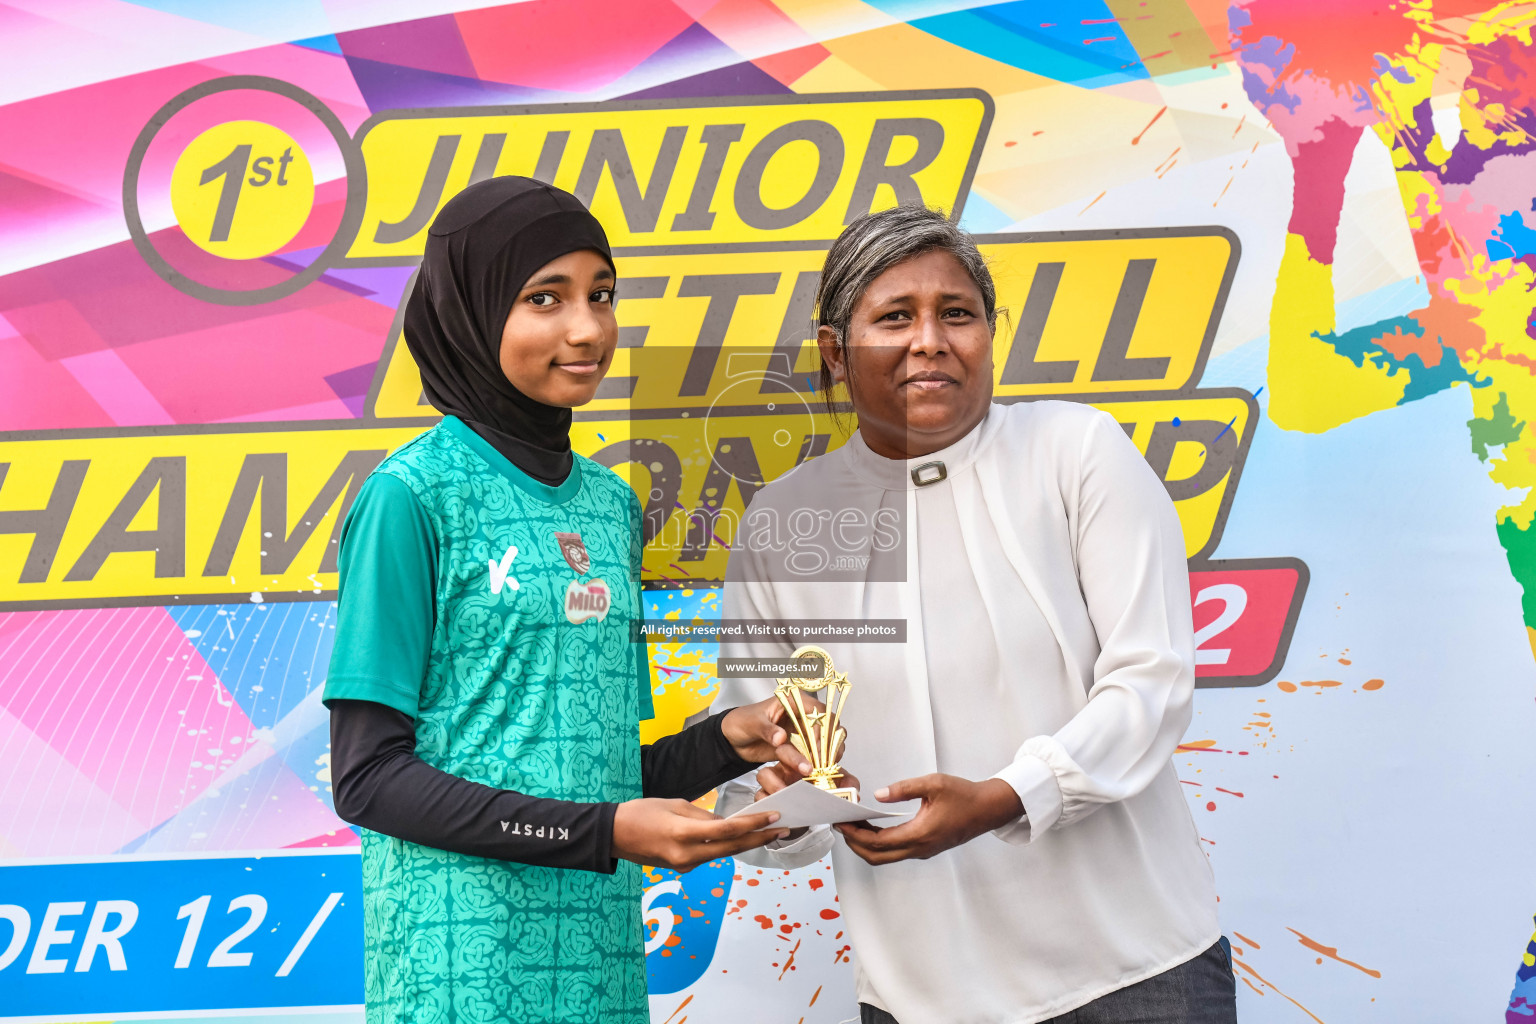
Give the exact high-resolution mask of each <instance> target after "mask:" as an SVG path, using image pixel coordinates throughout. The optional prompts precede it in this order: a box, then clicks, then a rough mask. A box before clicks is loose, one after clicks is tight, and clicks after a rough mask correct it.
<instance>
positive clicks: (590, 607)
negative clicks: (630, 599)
mask: <svg viewBox="0 0 1536 1024" xmlns="http://www.w3.org/2000/svg"><path fill="white" fill-rule="evenodd" d="M612 597H613V595H612V594H611V593H610V592H609V590H608V584H606V583H604V582H603V581H602V580H588V581H587V582H586V583H583V582H581V580H571V585H570V586H568V587H566V588H565V617H566V618H567V619H569V620H570V621H571V622H572V623H573V624H574V625H578V626H579V625H581V624H582V623H583V622H586V621H587V620H588V619H596V620H597V621H598V622H602V621H603V620H604V619H606V618H607V617H608V608H609V606H610V605H612V603H613V600H612Z"/></svg>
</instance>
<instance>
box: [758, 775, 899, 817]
mask: <svg viewBox="0 0 1536 1024" xmlns="http://www.w3.org/2000/svg"><path fill="white" fill-rule="evenodd" d="M769 811H778V812H779V820H778V821H776V822H774V823H773V824H772V825H770V826H769V827H770V828H805V827H807V826H809V825H835V824H837V823H838V822H840V821H868V820H870V819H871V818H900V817H905V816H906V815H909V814H912V813H914V812H913V811H911V810H907V811H892V810H888V809H886V808H884V807H869V806H866V805H864V804H856V803H854V802H853V801H851V800H844V799H843V798H842V797H840V796H833V795H832V794H831V793H828V792H827V791H826V790H824V789H817V788H816V787H815V786H813V785H811V784H810V783H809V782H806V781H805V780H804V779H801V780H800V781H799V782H797V783H795V784H794V785H793V786H786V787H785V788H783V789H781V790H779V791H778V792H777V793H775V794H773V795H772V796H768V797H764V798H763V799H761V800H759V801H757V802H756V803H751V804H747V806H745V807H743V808H742V809H741V810H739V811H737V812H736V813H735V814H732V815H731V817H732V818H739V817H741V816H742V815H743V814H766V813H768V812H769Z"/></svg>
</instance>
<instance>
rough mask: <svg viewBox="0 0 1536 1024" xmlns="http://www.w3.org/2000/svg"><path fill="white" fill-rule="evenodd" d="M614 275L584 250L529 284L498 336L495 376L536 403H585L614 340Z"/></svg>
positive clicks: (562, 259)
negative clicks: (498, 358) (498, 363)
mask: <svg viewBox="0 0 1536 1024" xmlns="http://www.w3.org/2000/svg"><path fill="white" fill-rule="evenodd" d="M614 283H615V282H614V277H613V271H612V270H611V269H609V267H608V261H607V260H605V259H603V258H602V257H601V256H599V255H598V254H597V253H595V252H593V251H592V250H590V249H582V250H580V251H578V252H572V253H567V254H566V255H564V256H561V257H560V258H559V259H557V260H552V261H550V262H549V263H546V264H544V266H542V267H540V268H539V269H538V270H535V271H534V272H533V275H532V276H531V277H529V278H528V283H527V284H525V285H523V290H522V291H521V292H520V293H518V296H517V301H516V302H514V303H513V304H512V312H511V313H509V314H507V324H506V326H505V327H504V328H502V332H501V372H502V373H504V374H506V375H507V380H509V381H511V382H512V386H513V387H515V388H517V390H519V391H521V392H522V393H523V394H525V395H527V396H528V397H529V398H532V399H534V400H535V401H539V402H543V403H544V404H545V405H555V406H560V407H562V408H566V409H570V408H574V407H575V406H578V405H586V404H587V403H588V402H590V401H592V396H593V395H594V394H596V392H597V386H598V384H599V383H601V382H602V379H603V375H604V374H605V373H607V372H608V365H609V364H610V363H612V362H613V350H614V346H615V345H617V344H618V340H619V323H618V321H617V320H616V319H615V318H614V314H613V288H614Z"/></svg>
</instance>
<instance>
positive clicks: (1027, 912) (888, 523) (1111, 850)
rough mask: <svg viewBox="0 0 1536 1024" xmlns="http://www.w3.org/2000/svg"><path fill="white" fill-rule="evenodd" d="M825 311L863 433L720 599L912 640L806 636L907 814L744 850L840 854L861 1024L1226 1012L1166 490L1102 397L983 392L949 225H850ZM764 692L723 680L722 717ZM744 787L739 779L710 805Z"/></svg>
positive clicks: (774, 782) (797, 476)
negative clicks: (1188, 746) (1192, 794)
mask: <svg viewBox="0 0 1536 1024" xmlns="http://www.w3.org/2000/svg"><path fill="white" fill-rule="evenodd" d="M817 305H818V318H819V324H820V327H819V331H818V336H817V340H818V343H819V345H820V349H821V354H822V360H823V381H822V383H823V387H824V389H826V390H828V391H830V388H831V387H832V386H833V384H834V383H841V384H844V385H846V386H847V389H848V394H849V397H850V399H851V401H852V405H853V410H854V413H855V415H856V416H857V419H858V430H857V432H856V433H855V434H854V435H853V436H852V437H851V438H850V439H849V441H848V442H847V444H845V445H844V446H843V447H841V448H839V449H837V450H836V451H833V452H831V453H830V454H828V455H824V456H822V457H820V458H817V459H813V460H811V461H809V462H807V463H805V464H803V465H801V466H800V467H798V468H797V469H795V470H794V471H792V472H790V473H788V474H786V475H785V476H784V477H783V478H781V479H780V480H778V481H776V482H774V483H772V484H770V485H768V486H767V487H765V488H764V489H763V490H761V491H760V492H759V493H758V494H757V496H756V498H755V499H754V500H753V502H752V506H751V508H750V509H749V511H748V514H747V516H746V518H745V519H744V521H743V525H742V529H741V531H739V532H738V545H737V548H736V551H735V552H734V553H733V557H732V563H731V569H730V575H729V579H728V582H727V586H726V594H725V615H726V617H727V618H732V619H763V620H779V619H818V620H820V619H842V620H848V619H887V620H904V622H905V637H904V638H903V641H902V642H899V643H878V642H876V643H838V642H835V641H834V642H823V643H821V646H823V647H825V648H827V650H828V652H829V653H830V654H831V655H832V658H833V660H834V662H835V664H836V666H837V669H838V670H839V671H841V672H846V673H847V674H848V677H849V679H850V680H851V681H852V682H853V684H854V689H853V691H852V696H851V698H850V699H849V701H848V703H847V706H846V710H845V713H844V718H843V722H844V724H845V725H846V726H847V727H848V730H849V741H848V743H849V753H848V755H847V757H846V758H845V763H846V764H847V765H848V766H849V767H850V768H852V769H853V770H855V771H857V772H858V774H859V775H860V776H862V777H863V779H865V780H867V781H868V782H869V783H870V784H872V785H875V786H877V787H879V788H878V789H877V790H876V792H875V796H876V798H877V799H879V800H883V801H889V802H899V801H914V800H916V801H921V802H920V804H918V805H917V806H916V808H915V810H916V813H915V816H914V817H912V818H911V820H910V821H907V822H905V823H903V824H899V825H896V826H893V827H888V828H884V829H874V828H871V827H868V826H853V825H841V826H837V831H836V832H834V831H831V830H828V829H824V828H823V829H819V830H812V831H811V832H809V833H808V834H805V835H802V836H791V837H790V838H788V839H786V840H782V841H780V842H779V843H776V844H771V845H770V846H768V847H766V848H765V849H764V850H761V851H756V854H755V856H754V855H751V854H749V855H744V857H743V859H745V860H748V861H749V862H752V863H757V864H760V865H772V866H777V867H794V866H798V865H800V864H805V863H809V862H810V861H813V860H816V859H818V858H819V857H821V856H823V855H824V854H825V853H826V852H827V851H828V849H830V850H831V853H832V858H833V867H834V872H835V875H836V880H837V886H838V892H839V894H840V897H841V903H842V909H843V914H844V918H845V920H846V922H847V925H848V933H849V936H850V938H851V941H852V943H853V946H854V952H855V955H856V961H855V962H856V966H857V972H856V975H857V989H858V997H859V1001H860V1003H861V1004H862V1005H861V1012H862V1014H863V1017H862V1019H863V1021H864V1022H866V1024H891V1022H893V1021H899V1022H901V1024H932V1022H941V1021H944V1022H947V1021H953V1022H965V1024H970V1022H976V1024H981V1022H989V1024H1028V1022H1034V1021H1046V1020H1050V1021H1057V1022H1063V1024H1101V1022H1102V1024H1110V1022H1113V1024H1122V1022H1127V1021H1137V1022H1145V1024H1229V1022H1232V1021H1235V1019H1236V1016H1235V1009H1234V1000H1235V993H1234V985H1233V977H1232V971H1231V964H1230V961H1229V958H1228V955H1227V952H1226V949H1225V945H1224V943H1223V942H1222V941H1221V940H1220V930H1219V927H1218V925H1217V920H1216V896H1215V891H1214V887H1213V883H1212V878H1211V870H1210V866H1209V864H1208V862H1207V860H1206V857H1205V854H1204V852H1203V851H1202V850H1201V848H1200V844H1199V838H1198V836H1197V834H1196V830H1195V826H1194V822H1193V819H1192V818H1191V816H1190V813H1189V809H1188V807H1187V805H1186V804H1185V801H1184V797H1183V795H1182V793H1181V792H1180V788H1179V782H1178V779H1177V778H1176V776H1175V774H1174V769H1173V765H1172V762H1171V757H1172V754H1173V752H1174V748H1175V746H1176V745H1177V744H1178V742H1179V738H1180V736H1181V735H1182V734H1183V732H1184V729H1185V727H1186V726H1187V725H1188V723H1189V718H1190V701H1191V697H1192V694H1193V689H1194V641H1193V629H1192V625H1191V621H1190V602H1189V589H1188V586H1189V585H1188V577H1187V570H1186V563H1185V556H1184V543H1183V538H1182V536H1181V533H1180V529H1179V522H1178V519H1177V517H1176V515H1175V513H1174V510H1173V505H1172V503H1171V502H1170V500H1169V498H1168V496H1167V494H1166V492H1165V491H1164V489H1163V487H1162V484H1161V482H1160V481H1159V480H1158V479H1157V477H1156V476H1155V475H1154V474H1153V472H1152V470H1151V469H1150V468H1149V467H1148V466H1147V464H1146V462H1145V461H1144V460H1143V459H1142V458H1141V456H1140V454H1139V453H1138V452H1137V450H1136V449H1135V447H1134V446H1133V445H1132V444H1131V442H1130V441H1129V440H1128V439H1127V437H1126V435H1125V432H1124V431H1123V430H1122V429H1121V428H1120V426H1119V425H1118V424H1117V423H1116V422H1115V421H1114V419H1112V418H1111V417H1110V416H1108V415H1106V414H1105V413H1102V412H1098V411H1096V410H1094V409H1092V408H1090V407H1088V406H1086V405H1079V404H1075V403H1068V402H1024V403H1018V404H1012V405H1003V404H994V403H993V402H992V382H993V377H994V372H993V371H994V368H993V360H992V344H993V334H994V329H995V326H996V315H997V310H996V292H995V289H994V287H993V283H992V279H991V275H990V274H989V273H988V271H987V268H986V264H985V262H984V261H983V259H982V257H981V254H980V253H979V252H978V251H977V249H976V246H975V244H974V243H973V242H972V241H971V239H970V238H969V236H967V235H965V234H964V233H963V232H961V231H959V230H958V229H957V228H955V227H954V226H953V225H952V224H950V223H949V222H948V221H947V220H946V219H945V218H944V217H943V216H942V215H941V214H939V213H936V212H934V211H930V210H926V209H923V208H920V207H911V206H906V207H898V208H896V209H894V210H888V211H885V212H883V213H879V214H874V215H872V216H869V217H865V218H863V219H861V220H859V221H857V222H855V223H853V224H852V225H850V226H849V227H848V229H847V230H846V231H844V232H843V235H842V237H840V238H839V239H838V240H837V242H836V244H835V245H833V247H832V249H831V250H830V251H829V252H828V255H827V260H826V266H825V269H824V271H823V275H822V282H821V289H820V294H819V295H818V303H817ZM791 646H792V645H790V644H788V643H782V642H766V641H765V642H741V643H728V644H723V645H722V648H721V654H722V656H727V657H730V656H735V657H756V658H762V657H782V656H784V655H786V654H788V653H789V650H790V648H791ZM772 685H773V683H772V681H771V680H747V679H722V680H721V690H720V696H719V698H718V700H717V704H718V706H720V707H730V706H734V705H738V704H744V703H747V702H750V701H753V700H758V699H762V698H763V697H766V696H767V695H768V694H769V692H770V690H771V688H772ZM798 778H800V774H799V771H798V766H784V767H783V768H782V769H774V768H769V769H764V770H763V771H762V772H760V773H759V774H758V784H759V785H760V786H761V787H762V789H763V790H764V791H772V790H775V789H777V788H780V787H781V786H782V785H784V784H785V783H786V782H788V781H793V780H796V779H798ZM757 788H758V787H755V786H751V785H749V784H748V782H747V780H742V781H740V782H737V783H732V784H728V785H727V787H725V791H724V792H723V793H722V798H721V801H722V807H721V813H729V812H730V810H732V809H734V807H738V806H740V805H741V804H743V803H745V802H747V801H750V800H751V799H753V798H754V796H756V795H757ZM839 834H840V835H839ZM839 840H840V841H839Z"/></svg>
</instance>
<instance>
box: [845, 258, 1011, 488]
mask: <svg viewBox="0 0 1536 1024" xmlns="http://www.w3.org/2000/svg"><path fill="white" fill-rule="evenodd" d="M848 334H849V338H848V349H847V358H846V360H845V359H844V354H843V352H842V351H840V350H839V348H838V346H837V344H836V341H837V339H836V335H835V334H834V333H833V331H832V329H831V328H830V327H823V328H821V330H820V331H819V332H818V335H817V342H818V344H819V345H820V348H821V356H822V359H824V360H825V361H826V363H827V365H828V367H829V368H830V369H831V371H832V378H833V380H836V381H842V382H844V383H846V384H848V392H849V396H850V397H851V398H852V400H853V410H854V413H855V414H856V415H857V416H858V418H859V433H860V434H861V435H863V438H864V443H865V444H867V445H869V447H870V449H871V450H872V451H874V452H876V453H877V454H879V455H883V456H885V457H886V458H888V459H914V458H918V457H919V456H923V455H927V454H928V453H930V452H936V451H938V450H939V449H941V448H947V447H949V446H950V445H951V444H954V443H955V442H956V441H958V440H960V438H962V437H964V436H965V435H966V434H968V433H970V431H971V429H972V428H973V427H975V426H976V424H978V423H980V422H981V421H982V419H983V417H985V416H986V414H987V406H988V404H989V403H990V402H991V401H992V328H991V327H990V326H989V325H988V324H987V316H986V307H985V305H984V304H983V302H982V298H981V289H979V288H977V287H976V282H975V281H973V280H972V279H971V275H970V274H969V273H967V272H966V269H965V267H964V266H963V265H961V263H960V261H959V260H957V259H955V257H954V256H952V255H950V254H949V253H947V252H943V251H941V250H936V251H934V252H928V253H924V254H923V255H921V256H914V257H913V258H912V259H909V260H905V261H903V262H901V263H898V264H896V265H895V266H894V267H891V268H890V269H889V270H887V271H886V272H885V273H883V274H881V275H880V276H879V277H877V278H875V280H874V282H873V283H871V284H870V286H869V288H868V289H867V290H866V291H865V292H864V294H863V295H862V296H861V297H860V298H859V301H858V304H857V305H855V306H854V310H853V320H852V322H851V323H850V324H849V331H848Z"/></svg>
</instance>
